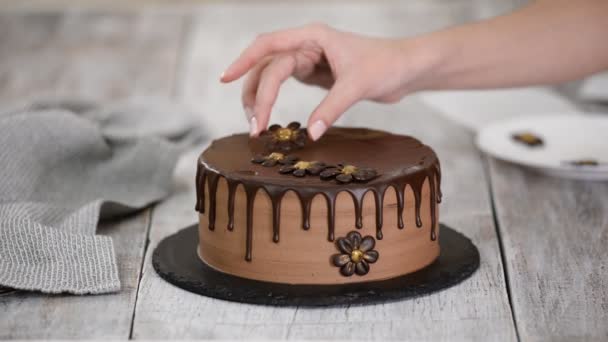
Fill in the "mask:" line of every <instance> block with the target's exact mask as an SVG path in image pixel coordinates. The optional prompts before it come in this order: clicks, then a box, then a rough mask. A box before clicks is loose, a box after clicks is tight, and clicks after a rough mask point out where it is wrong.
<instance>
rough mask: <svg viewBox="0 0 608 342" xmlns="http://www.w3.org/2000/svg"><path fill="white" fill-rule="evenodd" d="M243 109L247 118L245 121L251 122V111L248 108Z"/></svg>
mask: <svg viewBox="0 0 608 342" xmlns="http://www.w3.org/2000/svg"><path fill="white" fill-rule="evenodd" d="M243 109H244V110H245V117H246V118H247V121H251V118H252V117H253V109H251V108H250V107H243Z"/></svg>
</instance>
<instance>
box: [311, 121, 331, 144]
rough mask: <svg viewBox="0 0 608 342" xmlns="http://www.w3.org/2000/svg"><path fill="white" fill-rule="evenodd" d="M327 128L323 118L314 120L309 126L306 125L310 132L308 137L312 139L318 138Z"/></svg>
mask: <svg viewBox="0 0 608 342" xmlns="http://www.w3.org/2000/svg"><path fill="white" fill-rule="evenodd" d="M326 130H327V126H326V125H325V122H323V120H317V121H315V122H314V123H313V124H312V125H310V127H308V132H309V133H310V138H311V139H312V140H314V141H316V140H318V139H319V138H320V137H321V136H322V135H323V133H325V131H326Z"/></svg>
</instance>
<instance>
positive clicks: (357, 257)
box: [350, 249, 363, 264]
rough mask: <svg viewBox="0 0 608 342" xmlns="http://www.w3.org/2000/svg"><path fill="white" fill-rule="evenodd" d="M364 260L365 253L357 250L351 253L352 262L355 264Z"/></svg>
mask: <svg viewBox="0 0 608 342" xmlns="http://www.w3.org/2000/svg"><path fill="white" fill-rule="evenodd" d="M361 259H363V252H361V251H360V250H358V249H355V250H354V251H352V252H351V253H350V260H352V261H353V262H354V263H355V264H356V263H358V262H359V261H361Z"/></svg>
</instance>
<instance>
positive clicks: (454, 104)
mask: <svg viewBox="0 0 608 342" xmlns="http://www.w3.org/2000/svg"><path fill="white" fill-rule="evenodd" d="M419 97H420V99H421V100H422V101H423V102H424V103H425V104H427V105H429V106H430V107H432V108H435V109H437V110H438V111H439V112H440V113H441V114H443V115H444V116H446V117H447V118H448V119H450V120H452V121H454V122H456V123H458V124H460V125H462V126H464V127H466V128H468V129H470V130H472V131H475V132H479V130H480V129H482V128H483V127H485V126H486V125H488V124H491V123H493V122H496V121H499V120H505V119H509V118H514V117H522V116H525V117H529V116H530V115H544V114H548V113H549V114H550V113H553V114H555V113H567V112H576V111H578V110H577V109H576V107H575V106H574V105H573V104H572V103H570V102H569V101H568V100H567V99H566V98H564V97H562V96H560V95H558V94H556V93H554V92H552V91H550V90H548V89H546V88H539V87H532V88H516V89H498V90H466V91H465V90H463V91H434V92H424V93H421V94H419Z"/></svg>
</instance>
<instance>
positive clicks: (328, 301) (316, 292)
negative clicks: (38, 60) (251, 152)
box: [152, 224, 479, 306]
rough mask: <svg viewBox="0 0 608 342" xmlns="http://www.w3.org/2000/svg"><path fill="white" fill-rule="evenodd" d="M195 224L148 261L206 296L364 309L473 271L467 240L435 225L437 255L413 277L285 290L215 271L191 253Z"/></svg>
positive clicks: (474, 257) (474, 254)
mask: <svg viewBox="0 0 608 342" xmlns="http://www.w3.org/2000/svg"><path fill="white" fill-rule="evenodd" d="M197 244H198V225H192V226H190V227H187V228H184V229H182V230H180V231H179V232H177V233H175V234H173V235H171V236H168V237H166V238H165V239H163V240H162V241H161V242H160V243H159V244H158V246H157V247H156V249H155V250H154V254H153V256H152V264H153V266H154V269H155V270H156V272H157V273H158V274H159V275H160V276H161V277H162V278H163V279H165V280H166V281H168V282H169V283H171V284H173V285H175V286H177V287H180V288H182V289H184V290H187V291H190V292H193V293H197V294H200V295H203V296H207V297H213V298H219V299H224V300H228V301H233V302H241V303H250V304H264V305H276V306H296V305H297V306H330V305H345V304H369V303H379V302H387V301H395V300H400V299H409V298H414V297H418V296H422V295H427V294H430V293H433V292H437V291H440V290H443V289H446V288H448V287H450V286H454V285H456V284H458V283H460V282H461V281H463V280H465V279H466V278H468V277H470V276H471V275H472V274H473V273H474V272H475V271H476V270H477V268H478V267H479V251H478V250H477V247H475V245H474V244H473V243H472V242H471V240H470V239H469V238H467V237H466V236H464V235H462V234H461V233H459V232H457V231H455V230H454V229H452V228H449V227H447V226H445V225H443V224H440V234H439V244H440V246H441V255H440V256H439V257H438V258H437V260H435V262H433V263H432V264H431V265H429V266H427V267H425V268H424V269H422V270H419V271H417V272H414V273H410V274H407V275H404V276H401V277H397V278H392V279H388V280H383V281H372V282H364V283H356V284H341V285H290V284H280V283H271V282H265V281H258V280H252V279H245V278H241V277H237V276H234V275H230V274H226V273H223V272H220V271H218V270H216V269H214V268H212V267H210V266H208V265H207V264H205V263H204V262H203V261H202V260H201V259H200V258H199V257H198V254H197Z"/></svg>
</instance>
